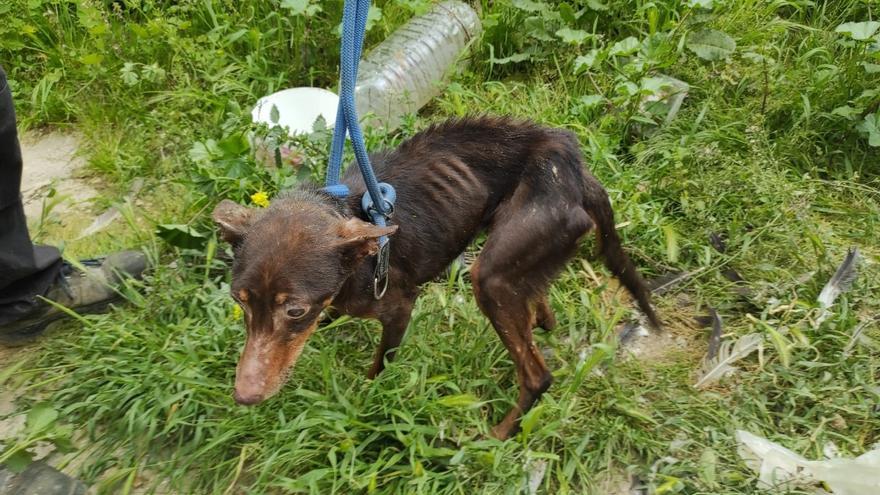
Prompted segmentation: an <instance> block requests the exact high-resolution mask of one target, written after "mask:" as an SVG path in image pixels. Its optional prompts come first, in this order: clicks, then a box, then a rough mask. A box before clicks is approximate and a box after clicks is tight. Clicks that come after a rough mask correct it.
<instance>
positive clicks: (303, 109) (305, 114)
mask: <svg viewBox="0 0 880 495" xmlns="http://www.w3.org/2000/svg"><path fill="white" fill-rule="evenodd" d="M337 105H339V97H338V96H336V94H335V93H333V92H332V91H327V90H326V89H321V88H308V87H304V88H290V89H285V90H282V91H279V92H277V93H272V94H271V95H268V96H264V97H262V98H260V99H259V100H257V104H256V105H255V106H254V109H253V110H252V111H251V117H252V118H253V120H254V122H258V123H264V124H268V125H270V126H271V125H273V124H275V122H273V121H272V107H273V106H274V107H275V108H277V109H278V122H277V124H278V125H280V126H282V127H287V128H288V129H290V135H291V136H292V135H294V134H308V133H310V132H312V126H314V124H315V121H316V120H318V117H324V120H325V121H326V122H327V127H333V124H335V123H336V106H337Z"/></svg>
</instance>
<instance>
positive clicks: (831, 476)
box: [736, 430, 880, 495]
mask: <svg viewBox="0 0 880 495" xmlns="http://www.w3.org/2000/svg"><path fill="white" fill-rule="evenodd" d="M736 439H737V442H738V443H739V448H738V451H739V455H740V457H742V458H743V460H744V461H745V463H746V465H747V466H749V468H750V469H752V470H753V471H755V472H756V473H758V484H759V487H760V488H776V489H780V488H789V489H791V488H795V487H798V488H814V489H815V490H816V492H817V493H819V490H820V488H821V487H819V486H818V483H819V482H824V483H825V484H826V485H827V486H828V487H829V488H831V492H832V493H833V494H834V495H875V494H878V493H880V449H875V450H871V451H869V452H867V453H865V454H863V455H861V456H859V457H857V458H855V459H848V458H835V459H827V460H823V461H809V460H807V459H805V458H803V457H801V456H800V455H798V454H795V453H794V452H792V451H791V450H789V449H787V448H785V447H783V446H781V445H779V444H776V443H773V442H771V441H770V440H767V439H766V438H762V437H759V436H757V435H753V434H751V433H749V432H747V431H743V430H737V432H736Z"/></svg>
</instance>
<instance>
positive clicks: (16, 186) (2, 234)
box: [0, 67, 61, 325]
mask: <svg viewBox="0 0 880 495" xmlns="http://www.w3.org/2000/svg"><path fill="white" fill-rule="evenodd" d="M21 171H22V161H21V148H20V146H19V143H18V131H17V130H16V128H15V109H14V107H13V106H12V92H11V91H10V89H9V87H8V85H7V83H6V73H5V72H4V71H3V68H2V67H0V325H3V324H5V323H9V322H11V321H14V320H17V319H18V318H20V317H22V316H25V315H27V314H28V313H30V312H31V311H33V309H34V308H35V306H36V304H37V300H36V296H39V295H43V294H45V293H46V291H47V289H48V288H49V286H50V285H51V284H52V283H53V282H54V281H55V280H56V278H57V276H58V273H59V272H60V270H61V254H60V253H59V252H58V250H57V249H56V248H54V247H50V246H34V245H33V244H32V243H31V239H30V235H29V234H28V230H27V221H26V220H25V216H24V206H23V205H22V203H21Z"/></svg>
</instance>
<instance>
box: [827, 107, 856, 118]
mask: <svg viewBox="0 0 880 495" xmlns="http://www.w3.org/2000/svg"><path fill="white" fill-rule="evenodd" d="M860 113H862V112H861V111H859V110H858V109H856V108H853V107H851V106H849V105H844V106H842V107H837V108H835V109H834V110H832V111H831V115H839V116H841V117H844V118H847V119H850V118H852V117H855V116H856V115H859V114H860Z"/></svg>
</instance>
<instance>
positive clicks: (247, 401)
mask: <svg viewBox="0 0 880 495" xmlns="http://www.w3.org/2000/svg"><path fill="white" fill-rule="evenodd" d="M232 398H233V399H234V400H235V402H238V403H239V404H241V405H243V406H252V405H254V404H258V403H260V402H262V401H263V396H262V395H260V394H250V395H249V394H244V395H242V394H240V393H239V392H238V390H236V391H235V392H233V393H232Z"/></svg>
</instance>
